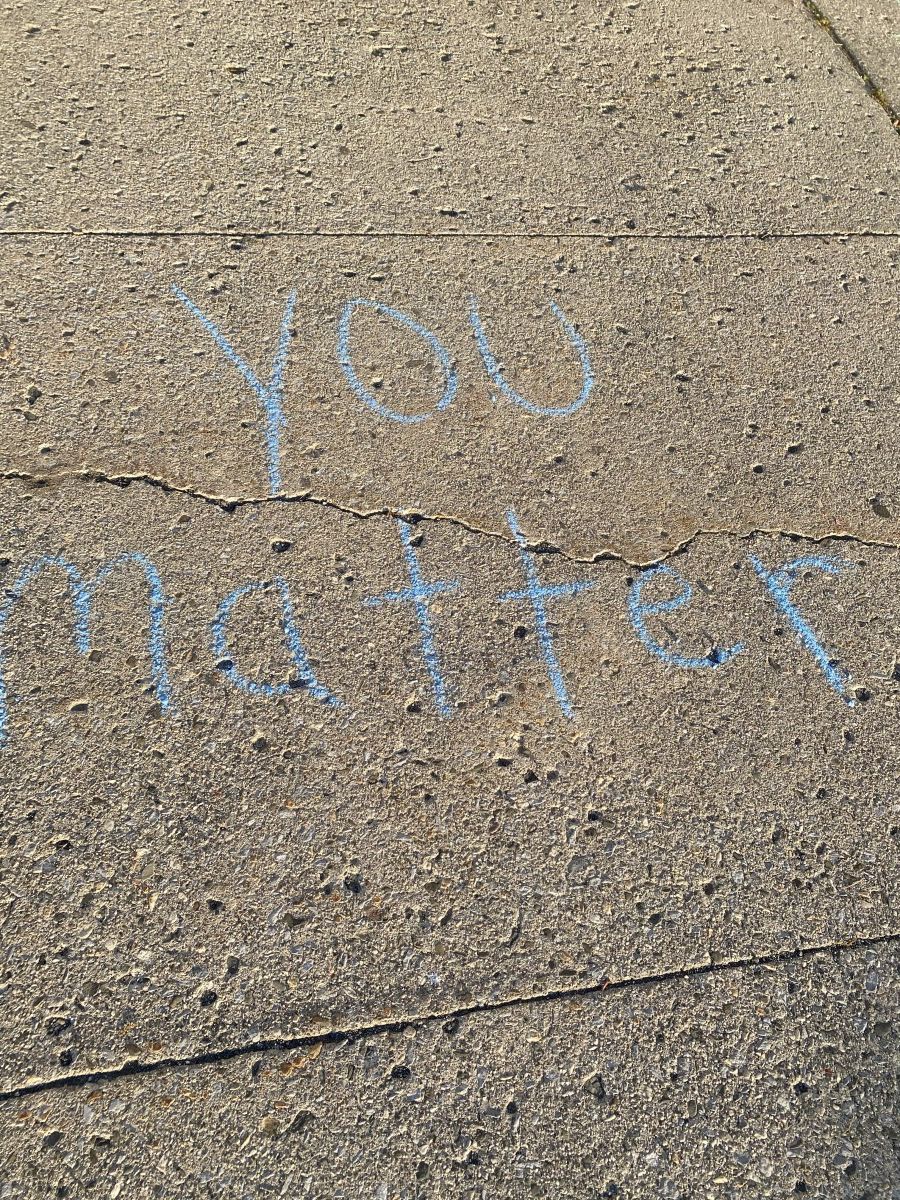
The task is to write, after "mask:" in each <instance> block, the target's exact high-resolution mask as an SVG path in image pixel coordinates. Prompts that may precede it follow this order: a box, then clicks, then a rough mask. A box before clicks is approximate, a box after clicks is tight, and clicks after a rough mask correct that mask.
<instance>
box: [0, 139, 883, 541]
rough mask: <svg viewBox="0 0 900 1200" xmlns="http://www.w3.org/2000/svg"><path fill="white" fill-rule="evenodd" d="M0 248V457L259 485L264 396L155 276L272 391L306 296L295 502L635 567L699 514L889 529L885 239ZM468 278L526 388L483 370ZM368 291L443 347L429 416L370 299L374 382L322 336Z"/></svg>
mask: <svg viewBox="0 0 900 1200" xmlns="http://www.w3.org/2000/svg"><path fill="white" fill-rule="evenodd" d="M897 141H898V145H900V138H898V139H897ZM0 262H2V263H3V265H4V267H5V270H4V271H3V275H2V283H0V295H2V302H3V304H4V306H5V307H4V314H5V330H6V334H7V345H6V351H5V364H4V366H5V371H4V375H5V378H6V379H7V380H8V384H7V387H6V389H5V391H4V396H3V410H4V413H5V418H4V420H3V422H2V425H0V447H2V449H3V451H4V455H3V456H4V459H5V462H6V464H7V469H15V470H19V471H23V472H29V473H34V472H37V473H40V474H44V473H48V472H51V473H54V472H60V471H69V470H72V469H82V468H85V469H88V470H89V471H94V472H102V473H106V474H128V473H134V472H138V473H147V474H150V475H152V476H154V477H157V478H160V479H162V480H165V481H168V482H171V483H174V484H175V485H177V486H180V487H192V488H197V489H200V490H202V491H204V492H207V493H210V494H213V495H218V496H229V497H230V496H261V495H265V494H266V493H267V490H268V488H269V480H268V478H267V449H266V441H265V419H264V407H263V405H262V404H261V402H260V399H259V396H258V394H257V393H255V392H254V390H253V388H252V387H251V386H250V385H249V384H248V382H247V379H246V377H245V375H243V374H242V373H241V371H240V370H239V369H238V368H237V367H236V366H235V365H234V364H233V363H232V362H231V361H229V360H228V358H227V357H226V355H225V354H224V353H223V352H222V350H221V349H219V348H218V347H217V345H216V343H215V342H214V340H213V338H212V337H211V336H210V334H209V332H208V331H207V330H206V329H204V328H203V326H202V325H201V324H200V321H199V320H198V318H197V317H196V316H195V315H193V314H192V313H191V311H190V310H189V309H188V308H187V307H186V305H185V303H184V302H183V300H181V299H179V298H178V296H176V295H175V294H173V291H172V288H173V286H175V287H178V288H180V289H181V290H182V293H183V295H184V296H185V297H186V298H187V299H189V300H190V301H191V302H192V303H193V304H194V305H196V306H197V307H198V308H199V310H200V311H201V312H202V313H203V315H204V316H206V317H207V318H208V319H209V320H211V321H213V322H214V323H215V325H216V326H217V327H218V329H219V330H220V332H221V333H222V335H223V336H225V337H226V338H227V339H228V340H229V343H230V345H231V346H232V348H233V349H234V350H235V351H236V352H237V353H238V354H240V355H241V356H243V358H244V359H245V360H246V364H247V365H248V366H249V367H250V368H252V370H253V371H254V372H255V373H256V375H257V376H258V377H259V378H260V379H262V380H265V381H268V379H269V376H270V373H271V370H272V364H273V360H274V359H275V357H276V348H277V345H278V341H279V327H280V325H281V322H282V319H283V316H284V312H285V307H286V304H287V302H288V297H289V294H290V292H291V290H292V289H296V293H297V299H296V306H295V308H294V309H293V311H292V314H291V321H290V328H291V332H292V336H291V338H290V342H289V349H288V356H287V363H286V367H285V372H284V382H283V410H284V418H285V422H286V425H285V427H284V428H283V429H282V430H281V431H280V450H279V455H278V463H279V469H280V474H281V484H280V486H281V487H282V488H283V490H285V491H286V492H289V493H304V492H312V493H313V494H316V495H320V496H325V497H328V498H329V499H332V500H334V501H336V502H337V503H340V504H343V505H346V506H348V507H350V508H353V509H356V510H360V511H370V510H373V509H380V508H383V509H387V510H389V511H395V512H396V511H404V512H424V513H445V514H451V515H454V516H457V517H460V518H461V519H463V520H464V521H466V522H468V523H469V524H471V525H473V526H475V527H476V528H484V529H489V530H493V531H498V530H502V529H503V528H505V521H504V515H503V514H504V512H505V510H506V508H507V507H509V506H510V505H513V506H514V507H515V508H516V510H517V511H518V512H519V514H520V516H521V518H522V520H523V521H525V522H526V524H527V525H528V527H529V528H530V529H531V530H533V531H534V532H535V533H536V534H539V535H540V536H541V537H542V538H543V539H545V540H547V541H549V542H552V543H553V544H556V545H560V546H563V547H565V548H566V549H567V550H568V551H569V552H570V553H572V554H574V555H576V556H579V557H587V558H589V557H591V556H592V555H593V554H596V553H597V552H602V551H603V550H605V549H608V548H612V549H614V550H617V551H619V552H621V553H624V554H625V555H626V556H627V557H629V558H630V559H632V560H633V561H637V562H646V561H651V560H653V559H655V558H656V557H658V556H659V555H660V554H661V553H664V552H666V551H667V550H669V549H671V547H672V546H674V545H677V544H679V543H681V542H682V541H684V540H685V539H686V538H688V537H690V536H692V535H693V534H694V533H695V532H696V531H697V530H698V529H733V530H736V531H745V530H748V529H760V528H771V529H785V530H794V531H797V532H800V533H805V534H808V535H810V536H815V537H821V536H823V535H825V534H830V533H840V532H845V531H850V532H853V533H857V534H859V535H860V536H863V537H867V538H871V539H875V540H879V541H893V542H896V541H898V540H900V492H898V488H897V480H898V478H900V448H898V446H897V439H896V438H895V437H893V429H894V427H895V422H896V411H897V403H898V396H900V381H898V367H897V359H896V355H895V353H894V345H895V341H896V328H897V294H898V286H897V285H898V262H900V242H898V240H897V239H895V238H854V239H852V240H850V241H848V240H846V239H843V240H838V239H819V238H813V239H807V238H803V239H796V238H795V239H778V240H774V241H771V242H765V243H762V244H760V243H759V242H756V241H747V240H736V241H735V240H729V239H722V240H715V241H712V242H696V241H687V242H685V241H681V240H676V241H674V242H673V241H670V240H651V241H625V242H610V241H608V240H605V239H604V240H602V241H600V240H597V239H591V240H572V239H570V240H565V239H555V238H551V239H540V240H538V241H536V242H532V241H526V240H519V239H517V240H510V239H489V240H486V241H485V240H479V239H471V240H469V239H466V240H464V241H462V242H461V241H459V240H458V239H427V238H423V239H406V238H403V239H397V238H386V239H368V240H367V239H357V238H352V239H343V238H342V239H337V240H333V239H316V238H311V239H310V238H297V239H295V238H287V239H278V240H259V239H238V240H233V239H231V240H226V239H218V238H196V237H191V238H178V239H164V238H160V239H146V238H134V239H132V238H129V239H127V240H125V241H123V240H122V239H118V238H114V239H107V238H91V239H74V240H73V241H65V242H60V240H59V239H52V238H27V239H21V238H11V239H9V240H7V241H6V243H5V244H4V245H3V246H2V247H0ZM472 296H474V297H475V298H476V301H477V304H478V312H479V319H480V321H481V324H482V327H483V329H484V330H485V333H486V336H487V339H488V342H489V346H490V348H491V350H492V351H493V353H494V355H495V357H496V358H497V359H498V360H499V362H500V363H501V364H502V367H503V371H504V378H505V380H506V381H507V383H508V385H509V386H510V387H511V388H513V389H515V391H516V393H517V395H518V398H514V397H511V396H510V395H508V394H505V393H504V391H503V390H501V389H500V388H499V387H498V386H496V385H495V383H494V382H493V381H492V379H491V377H490V375H489V374H488V371H487V370H486V368H485V363H484V361H483V359H482V357H481V354H480V352H479V347H478V344H477V341H476V338H475V336H474V332H473V327H472V323H471V317H470V302H471V301H470V298H471V297H472ZM357 298H362V299H364V300H366V301H369V302H372V301H376V302H379V303H381V304H383V305H387V306H389V307H391V308H393V309H395V310H398V311H399V312H401V313H403V314H406V315H407V316H408V317H409V318H411V319H413V320H415V321H416V322H418V323H419V324H420V325H422V326H424V327H426V328H427V329H428V330H430V331H431V332H432V333H433V334H434V335H435V336H436V337H437V338H438V339H439V341H440V343H441V344H442V346H443V347H444V348H445V350H446V352H447V354H448V355H449V357H450V358H451V359H452V361H453V364H454V367H455V371H456V376H457V388H456V393H455V396H454V397H453V398H452V400H451V402H450V403H449V405H448V406H447V407H445V408H443V409H440V408H439V407H438V406H439V404H440V398H441V396H442V393H444V392H445V372H444V370H443V368H442V366H441V363H440V360H439V358H438V357H437V355H436V354H435V352H434V350H433V348H431V347H429V346H428V345H427V344H426V343H425V342H424V341H423V339H422V336H421V334H419V333H416V332H412V331H410V330H409V329H408V328H407V327H404V326H403V325H401V324H400V323H399V322H398V321H397V320H396V319H394V318H391V317H389V316H385V315H383V314H379V313H378V312H376V311H375V310H373V309H371V308H366V307H357V308H356V309H355V310H354V311H353V314H352V317H351V324H350V334H349V354H350V360H351V363H352V367H353V370H354V371H355V373H356V376H357V377H358V379H359V380H360V382H361V383H362V384H363V385H364V386H365V388H366V390H367V393H368V397H369V402H367V401H366V400H365V399H361V398H360V396H359V395H358V394H357V393H356V392H354V390H353V389H352V388H351V386H350V385H349V384H348V381H347V378H346V377H345V373H344V371H343V370H342V368H341V364H340V357H341V355H340V352H339V348H338V337H339V327H340V320H341V315H342V312H343V311H344V309H345V306H346V304H347V302H348V301H352V300H354V299H357ZM554 303H555V304H556V305H557V306H558V307H559V309H560V310H561V311H562V312H563V313H564V314H565V316H566V318H567V319H568V320H569V321H570V322H571V323H572V324H573V325H574V326H575V327H576V329H577V332H578V334H579V335H580V336H581V338H582V339H583V341H584V344H585V350H586V353H587V355H588V358H589V365H590V372H591V375H592V377H593V387H592V389H591V391H590V394H589V395H588V397H587V399H586V400H585V402H584V403H583V405H582V406H581V407H580V408H577V411H574V412H571V413H566V412H563V413H559V411H558V410H560V409H562V410H566V409H569V408H573V407H574V406H576V405H577V403H578V401H579V397H580V395H581V393H582V390H583V387H584V379H585V375H584V371H583V368H582V365H581V364H580V362H579V356H578V353H577V349H576V346H575V345H574V344H573V342H572V340H571V339H570V338H569V337H568V336H567V335H566V334H565V332H564V330H563V328H562V327H561V326H560V324H559V321H558V319H557V317H555V316H554V315H553V310H552V308H551V305H552V304H554ZM373 403H377V404H378V405H380V406H381V409H382V411H381V412H379V411H375V410H373V407H372V404H373ZM525 403H527V404H529V405H531V406H532V407H537V408H539V409H545V410H551V413H550V415H546V414H543V415H542V414H535V413H534V412H533V411H530V410H529V408H526V407H524V404H525ZM553 410H557V412H556V414H555V415H554V414H553ZM385 411H388V412H390V413H391V414H392V415H387V416H386V415H384V413H385ZM411 417H412V418H422V419H421V420H417V421H416V422H415V423H412V424H410V423H404V419H405V420H406V421H407V422H408V419H409V418H411ZM397 418H401V419H397ZM698 429H699V430H703V431H704V436H702V437H697V431H698Z"/></svg>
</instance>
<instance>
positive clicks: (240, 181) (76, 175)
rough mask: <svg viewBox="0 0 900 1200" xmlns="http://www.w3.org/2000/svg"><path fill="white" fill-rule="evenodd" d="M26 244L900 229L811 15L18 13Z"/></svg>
mask: <svg viewBox="0 0 900 1200" xmlns="http://www.w3.org/2000/svg"><path fill="white" fill-rule="evenodd" d="M3 21H4V30H5V33H4V36H3V39H2V45H3V51H4V57H5V62H4V69H3V70H2V71H0V77H2V79H3V85H2V86H3V93H2V96H3V104H2V112H3V116H2V128H3V130H4V143H5V151H4V167H3V184H2V189H3V197H2V203H3V207H4V209H5V214H4V219H5V224H6V226H7V227H8V228H13V229H35V228H48V227H50V228H60V229H70V228H75V229H110V228H111V229H117V230H141V229H147V228H152V229H173V228H174V229H179V230H190V229H196V228H213V229H230V228H246V229H254V230H270V229H303V230H310V229H322V230H349V231H365V230H369V229H388V230H398V229H399V230H406V229H417V230H422V229H425V230H435V229H454V228H462V229H485V230H492V231H513V230H527V231H529V232H535V231H538V230H543V231H548V232H568V231H585V232H590V231H593V230H596V229H600V230H605V229H609V230H612V231H613V232H628V231H629V230H632V229H635V230H639V231H657V232H685V231H689V232H695V231H700V230H710V231H724V232H728V233H733V232H735V231H738V230H741V231H763V232H780V231H784V230H786V229H787V230H793V229H796V228H811V229H817V230H829V231H830V230H841V229H853V230H861V229H894V228H896V216H897V214H896V203H895V196H896V191H897V184H898V177H900V143H898V141H897V139H896V138H895V137H894V135H893V132H892V130H891V126H890V122H889V121H888V119H887V118H886V116H885V114H884V113H883V112H881V111H880V110H879V109H878V108H877V106H875V105H873V104H872V103H871V101H870V100H869V98H868V97H867V96H866V95H865V92H864V91H863V90H862V89H861V87H860V86H859V79H858V77H857V75H856V73H855V72H854V70H853V69H852V68H851V67H850V66H849V64H848V63H847V61H846V59H845V58H844V56H843V55H842V54H841V53H840V51H839V50H838V48H837V47H836V46H835V45H834V44H833V43H832V42H831V41H830V40H829V39H828V38H827V37H825V36H823V35H822V33H821V31H820V30H819V29H817V28H816V26H815V25H814V24H813V22H812V21H811V20H810V19H809V15H808V13H807V12H806V11H805V9H804V7H803V5H802V3H801V2H800V0H751V2H749V3H732V4H728V5H726V6H725V7H724V8H723V6H722V5H721V4H719V3H716V2H715V0H626V2H624V3H608V4H603V5H600V6H598V5H596V4H593V3H587V2H585V3H580V2H579V3H575V4H568V3H564V2H560V0H554V2H553V3H551V4H548V5H541V6H536V5H531V4H528V5H521V6H519V5H515V6H512V5H511V6H503V7H501V6H499V5H495V4H492V3H485V2H484V0H480V2H479V3H478V4H476V5H469V4H454V5H449V6H448V5H427V6H422V5H411V6H408V7H407V8H405V9H404V8H399V7H398V6H396V5H390V4H386V3H381V2H379V3H376V4H372V5H366V6H365V7H363V6H359V7H358V8H349V9H348V7H347V6H345V5H338V4H331V3H327V2H325V0H316V2H314V3H304V4H303V5H302V6H298V5H295V4H287V3H275V2H273V0H268V2H267V4H266V5H265V6H264V8H263V9H262V10H259V9H257V10H255V11H254V13H253V14H252V15H249V16H248V14H247V13H246V12H245V11H244V10H243V7H242V6H240V5H226V4H216V5H210V6H208V7H202V8H197V7H190V8H186V7H184V6H182V5H175V4H173V3H171V0H165V2H163V3H157V4H148V5H134V4H106V5H87V4H82V3H75V2H73V0H64V2H63V3H48V2H47V0H27V2H24V3H19V4H15V5H8V6H7V7H6V8H5V10H4V13H3Z"/></svg>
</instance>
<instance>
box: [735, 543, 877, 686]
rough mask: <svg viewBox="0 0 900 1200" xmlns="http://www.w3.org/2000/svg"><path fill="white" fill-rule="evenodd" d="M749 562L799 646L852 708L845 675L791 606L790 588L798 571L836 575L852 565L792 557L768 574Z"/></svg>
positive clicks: (754, 560)
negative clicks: (810, 656)
mask: <svg viewBox="0 0 900 1200" xmlns="http://www.w3.org/2000/svg"><path fill="white" fill-rule="evenodd" d="M750 563H751V565H752V566H753V570H754V571H755V572H756V574H757V575H758V576H759V578H760V579H761V580H762V582H763V583H764V584H765V585H766V587H767V588H768V590H769V593H770V594H771V596H772V599H773V600H774V601H775V604H776V606H777V608H778V609H779V611H780V612H782V613H784V615H785V616H786V617H787V619H788V621H790V623H791V625H792V626H793V629H794V632H795V633H796V634H797V637H798V638H799V639H800V641H801V643H802V644H803V645H804V646H805V647H806V649H807V650H808V651H809V652H810V654H811V655H812V656H813V658H814V659H815V662H816V665H817V666H818V668H819V670H820V671H821V672H822V674H823V675H824V676H825V678H826V679H827V681H828V683H829V685H830V686H831V687H833V688H834V690H835V691H836V692H837V693H838V694H839V695H840V696H841V698H842V699H843V700H844V701H845V702H846V703H847V704H849V705H850V706H851V707H852V706H853V705H854V704H855V703H856V701H855V700H854V699H853V697H852V696H850V695H848V694H847V692H846V690H845V688H844V682H845V676H844V673H843V672H842V671H841V670H839V668H838V667H837V666H836V665H835V662H834V660H833V659H832V658H831V656H830V655H829V654H828V652H827V650H826V649H825V647H824V646H823V645H822V643H821V642H820V641H819V639H818V638H817V637H816V635H815V633H814V631H813V628H812V626H811V625H810V624H809V622H808V621H807V620H806V618H805V617H804V616H803V614H802V613H801V612H800V611H799V610H798V609H797V607H796V606H795V605H794V604H793V603H792V601H791V588H792V587H793V586H794V584H795V583H796V582H797V576H798V575H799V574H800V572H801V571H809V570H813V571H824V572H825V573H826V574H827V575H839V574H840V573H841V572H842V571H844V570H846V569H847V568H848V567H852V566H853V563H851V562H848V561H847V560H846V559H844V558H828V557H826V556H824V555H821V554H810V555H806V556H804V557H803V558H795V559H794V560H793V562H789V563H785V565H784V566H783V567H777V568H776V569H775V570H774V571H767V570H766V568H765V567H764V566H763V565H762V563H761V562H760V561H759V559H758V558H757V557H756V556H755V555H754V554H751V555H750Z"/></svg>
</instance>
